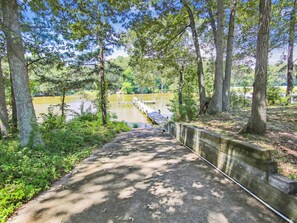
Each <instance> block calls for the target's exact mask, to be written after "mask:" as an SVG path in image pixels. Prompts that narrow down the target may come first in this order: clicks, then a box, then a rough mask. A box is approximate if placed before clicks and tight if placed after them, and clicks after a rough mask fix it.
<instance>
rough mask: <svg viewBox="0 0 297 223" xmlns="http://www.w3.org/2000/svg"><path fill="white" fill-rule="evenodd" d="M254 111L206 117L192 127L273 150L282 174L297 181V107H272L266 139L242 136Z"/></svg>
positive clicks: (200, 118) (268, 112) (269, 111)
mask: <svg viewBox="0 0 297 223" xmlns="http://www.w3.org/2000/svg"><path fill="white" fill-rule="evenodd" d="M249 116H250V109H243V110H239V111H236V112H231V113H222V114H218V115H212V116H209V115H202V116H200V117H199V119H198V120H195V121H193V122H191V124H193V125H195V126H198V127H200V128H204V129H208V130H211V131H214V132H216V133H219V134H221V135H224V136H229V137H232V138H236V139H239V140H242V141H245V142H251V143H254V144H257V145H259V146H262V147H266V148H273V149H274V152H273V154H272V155H273V157H274V159H275V160H276V161H277V163H278V169H279V172H280V173H282V174H283V175H285V176H288V177H289V178H291V179H295V180H297V106H296V105H295V106H282V107H280V106H279V107H268V110H267V116H268V123H267V132H266V134H265V135H263V136H259V135H252V134H238V132H239V131H240V130H241V129H242V128H243V127H244V125H245V124H246V123H247V121H248V118H249Z"/></svg>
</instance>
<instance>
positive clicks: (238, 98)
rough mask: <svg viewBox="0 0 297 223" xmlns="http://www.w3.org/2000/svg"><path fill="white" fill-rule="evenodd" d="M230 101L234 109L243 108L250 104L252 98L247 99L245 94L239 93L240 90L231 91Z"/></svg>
mask: <svg viewBox="0 0 297 223" xmlns="http://www.w3.org/2000/svg"><path fill="white" fill-rule="evenodd" d="M230 102H231V108H232V109H241V108H244V107H247V106H249V105H250V103H251V100H250V99H247V98H246V96H245V94H239V92H235V91H231V96H230Z"/></svg>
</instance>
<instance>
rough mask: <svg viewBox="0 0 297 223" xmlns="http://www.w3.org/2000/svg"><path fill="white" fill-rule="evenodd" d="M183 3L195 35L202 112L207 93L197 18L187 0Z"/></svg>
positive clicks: (193, 35) (182, 1)
mask: <svg viewBox="0 0 297 223" xmlns="http://www.w3.org/2000/svg"><path fill="white" fill-rule="evenodd" d="M181 3H182V4H183V5H184V7H185V8H186V10H187V14H188V17H189V20H190V27H191V31H192V37H193V42H194V47H195V53H196V60H197V76H198V88H199V101H200V106H199V108H200V109H199V111H200V113H201V112H202V111H203V108H204V106H205V103H206V93H205V82H204V73H203V62H202V56H201V52H200V45H199V40H198V34H197V31H196V24H195V19H194V16H193V12H192V10H191V8H190V6H189V5H188V3H187V1H186V0H181Z"/></svg>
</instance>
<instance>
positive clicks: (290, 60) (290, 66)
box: [286, 0, 296, 102]
mask: <svg viewBox="0 0 297 223" xmlns="http://www.w3.org/2000/svg"><path fill="white" fill-rule="evenodd" d="M295 26H296V0H294V3H293V8H292V11H291V15H290V24H289V40H288V62H287V92H286V95H287V96H288V97H289V102H291V96H292V92H293V88H294V78H293V67H294V62H293V54H294V40H295Z"/></svg>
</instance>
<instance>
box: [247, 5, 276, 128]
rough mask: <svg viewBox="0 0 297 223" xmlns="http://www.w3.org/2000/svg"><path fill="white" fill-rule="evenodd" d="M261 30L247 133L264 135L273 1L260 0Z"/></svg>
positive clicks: (259, 31)
mask: <svg viewBox="0 0 297 223" xmlns="http://www.w3.org/2000/svg"><path fill="white" fill-rule="evenodd" d="M259 11H260V16H259V28H258V36H257V55H256V68H255V81H254V91H253V102H252V111H251V117H250V120H249V122H248V124H247V126H246V132H249V133H255V134H264V133H265V131H266V121H267V116H266V84H267V62H268V49H269V28H270V27H269V26H270V25H269V24H270V11H271V0H260V5H259Z"/></svg>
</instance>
